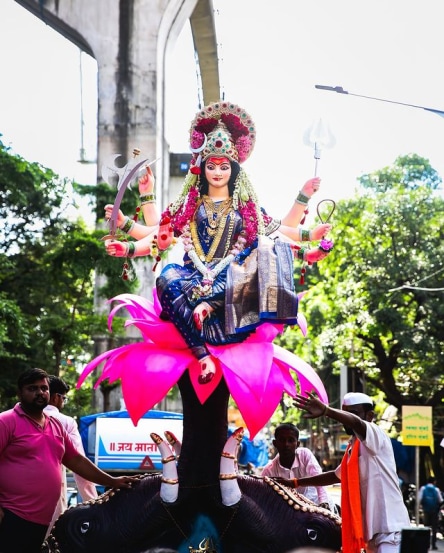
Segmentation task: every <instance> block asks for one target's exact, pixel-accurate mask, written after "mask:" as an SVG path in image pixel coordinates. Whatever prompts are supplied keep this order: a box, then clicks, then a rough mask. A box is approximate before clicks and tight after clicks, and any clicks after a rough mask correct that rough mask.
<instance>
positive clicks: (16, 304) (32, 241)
mask: <svg viewBox="0 0 444 553" xmlns="http://www.w3.org/2000/svg"><path fill="white" fill-rule="evenodd" d="M70 184H71V183H68V181H66V180H64V179H60V178H59V177H58V176H57V175H56V174H54V173H53V172H52V171H51V170H49V169H46V168H44V167H42V166H41V165H39V164H37V163H28V162H26V161H25V160H24V159H22V158H21V157H19V156H16V155H12V154H11V153H10V152H9V150H8V148H6V147H5V146H4V145H3V144H1V142H0V216H1V218H2V221H3V222H2V226H1V228H0V236H1V241H0V256H1V261H2V263H1V266H0V364H1V367H2V371H1V373H0V409H1V408H6V407H10V406H11V405H12V404H13V403H14V402H15V394H16V381H17V377H18V375H19V374H20V372H22V370H24V369H25V368H27V367H30V366H38V367H41V368H43V369H45V370H47V371H48V372H49V373H51V374H61V375H62V376H63V378H67V379H68V381H69V383H70V384H71V385H74V384H75V382H76V380H77V372H76V368H79V367H81V366H82V365H83V364H84V362H85V360H89V358H90V356H91V354H92V351H93V341H92V336H94V335H96V334H103V333H104V329H105V328H106V320H105V317H104V315H101V316H99V315H97V314H96V313H95V305H94V301H95V300H94V298H95V290H94V289H95V283H96V280H95V277H96V275H97V274H102V275H105V277H106V278H105V283H106V284H105V286H104V287H103V289H102V290H97V294H98V297H104V298H107V297H112V296H113V295H116V294H117V293H122V292H130V291H133V290H134V288H135V286H136V285H137V283H136V282H129V281H123V280H122V279H121V278H120V273H121V261H118V260H116V259H111V258H110V257H109V256H107V255H106V253H105V250H104V247H103V242H102V241H101V240H100V238H101V236H102V235H103V232H101V231H96V230H89V229H88V228H86V226H85V224H84V223H83V221H82V220H81V219H80V218H79V219H78V220H75V221H73V220H72V219H70V218H69V217H68V216H67V207H68V204H69V200H68V199H67V198H69V197H70V192H69V188H70ZM108 194H109V195H108V198H107V199H108V201H109V202H112V199H113V195H112V194H113V192H112V190H111V189H109V190H108ZM114 194H115V192H114ZM102 301H103V300H102ZM116 330H118V329H116ZM76 398H78V399H79V406H83V407H84V406H85V405H86V404H85V401H86V397H85V393H84V391H82V392H76ZM88 403H89V400H88ZM71 409H72V407H71ZM67 411H68V409H67Z"/></svg>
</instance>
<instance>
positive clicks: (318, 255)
mask: <svg viewBox="0 0 444 553" xmlns="http://www.w3.org/2000/svg"><path fill="white" fill-rule="evenodd" d="M330 251H331V250H330ZM329 253H330V252H325V251H323V250H320V249H319V248H310V249H309V250H307V251H306V252H305V261H307V262H308V263H316V262H317V261H321V260H322V259H324V258H326V257H327V255H329Z"/></svg>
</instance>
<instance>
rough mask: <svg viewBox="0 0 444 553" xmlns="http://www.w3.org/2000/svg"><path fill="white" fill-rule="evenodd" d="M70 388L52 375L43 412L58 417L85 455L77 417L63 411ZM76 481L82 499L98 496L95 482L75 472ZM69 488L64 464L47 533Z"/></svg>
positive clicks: (63, 505)
mask: <svg viewBox="0 0 444 553" xmlns="http://www.w3.org/2000/svg"><path fill="white" fill-rule="evenodd" d="M69 389H70V387H69V385H68V384H67V383H66V382H65V381H64V380H62V379H61V378H59V377H58V376H55V375H50V377H49V403H48V405H47V406H46V407H45V409H44V410H43V412H44V413H45V415H49V416H51V417H56V418H57V419H58V420H59V421H60V422H61V423H62V425H63V427H64V428H65V430H66V431H67V433H68V435H69V437H70V438H71V441H72V442H73V444H74V445H75V447H76V449H77V451H79V452H80V453H81V454H82V455H85V450H84V448H83V444H82V438H81V437H80V434H79V428H78V426H77V422H76V421H75V419H73V417H69V416H68V415H65V414H64V413H62V412H61V410H62V409H63V407H64V406H65V405H66V403H67V401H68V396H67V394H68V392H69ZM74 481H75V483H76V486H77V490H78V492H79V494H80V498H81V499H82V501H89V500H94V499H96V498H97V488H96V486H95V484H94V483H93V482H90V481H89V480H85V479H84V478H82V477H81V476H80V475H78V474H76V473H74ZM67 488H68V484H67V480H66V467H65V466H64V465H62V489H61V493H60V497H59V500H58V502H57V506H56V508H55V511H54V515H53V517H52V521H51V523H50V525H49V528H48V531H47V534H49V532H50V531H51V528H52V526H53V525H54V523H55V521H56V520H57V519H58V518H59V516H60V515H61V514H62V513H63V512H64V511H65V510H66V509H67V507H68V505H67Z"/></svg>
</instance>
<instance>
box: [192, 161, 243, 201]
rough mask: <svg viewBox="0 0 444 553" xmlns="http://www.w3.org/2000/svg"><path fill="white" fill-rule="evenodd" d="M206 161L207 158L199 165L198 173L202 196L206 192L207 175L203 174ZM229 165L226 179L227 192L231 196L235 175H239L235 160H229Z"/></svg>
mask: <svg viewBox="0 0 444 553" xmlns="http://www.w3.org/2000/svg"><path fill="white" fill-rule="evenodd" d="M227 159H228V158H227ZM206 163H207V160H205V161H204V162H203V163H202V165H201V166H200V167H201V171H202V172H201V174H200V195H201V196H203V195H204V194H208V181H207V177H206V176H205V165H206ZM230 165H231V175H230V180H229V181H228V194H229V196H230V198H231V197H232V196H233V194H234V185H235V182H236V179H237V176H238V175H239V171H240V165H239V163H237V162H236V161H231V160H230Z"/></svg>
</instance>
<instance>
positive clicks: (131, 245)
mask: <svg viewBox="0 0 444 553" xmlns="http://www.w3.org/2000/svg"><path fill="white" fill-rule="evenodd" d="M126 256H127V257H135V256H136V244H135V242H128V251H127V252H126Z"/></svg>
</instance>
